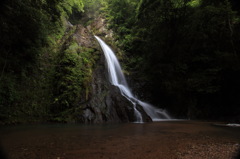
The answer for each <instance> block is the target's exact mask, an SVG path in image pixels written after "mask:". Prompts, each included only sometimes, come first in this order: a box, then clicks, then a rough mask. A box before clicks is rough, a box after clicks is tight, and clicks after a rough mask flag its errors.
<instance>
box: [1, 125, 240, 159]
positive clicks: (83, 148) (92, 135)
mask: <svg viewBox="0 0 240 159" xmlns="http://www.w3.org/2000/svg"><path fill="white" fill-rule="evenodd" d="M212 124H213V123H211V122H199V121H164V122H154V123H145V124H134V123H127V124H103V125H79V124H47V125H18V126H5V127H1V128H0V136H1V137H0V139H1V140H0V143H1V151H2V154H3V155H2V156H4V155H5V157H6V158H8V159H89V158H90V159H97V158H106V159H107V158H113V159H115V158H116V159H118V158H119V159H120V158H121V159H123V158H124V159H130V158H133V159H134V158H139V159H141V158H148V159H151V158H158V159H161V158H165V159H168V158H169V159H171V158H172V159H174V158H189V156H190V158H191V157H194V158H198V157H199V156H200V158H201V157H202V158H205V157H204V156H206V155H207V156H210V157H211V156H212V157H213V158H214V157H215V158H221V156H222V157H225V158H226V157H229V158H232V157H233V156H236V153H237V152H236V151H237V149H238V147H239V143H240V128H233V127H221V126H214V125H212ZM208 151H209V152H208ZM0 158H1V156H0Z"/></svg>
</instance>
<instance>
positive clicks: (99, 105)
mask: <svg viewBox="0 0 240 159" xmlns="http://www.w3.org/2000/svg"><path fill="white" fill-rule="evenodd" d="M105 27H106V24H105V22H104V20H103V19H101V18H99V19H98V20H97V21H96V22H95V23H93V24H92V25H91V26H88V28H85V27H83V26H82V25H77V26H76V31H75V33H74V39H75V40H76V41H77V42H78V44H79V45H80V46H82V47H87V48H94V49H95V50H98V52H101V53H100V58H99V60H98V61H97V63H96V64H95V68H94V69H93V73H92V82H91V89H92V90H91V96H90V99H89V101H87V102H85V103H81V104H80V106H79V108H80V109H77V110H78V113H77V115H76V116H75V117H74V118H75V121H77V122H80V123H105V122H107V123H112V122H134V121H136V119H135V115H134V109H133V104H132V103H131V102H130V101H129V100H128V99H126V98H125V97H124V96H122V95H121V93H120V90H119V89H118V88H117V87H115V86H113V85H111V84H110V82H109V79H108V71H107V68H106V67H107V66H106V65H105V58H104V54H103V53H102V50H101V48H100V46H99V45H98V43H97V41H96V40H95V38H94V37H93V35H92V34H91V32H90V31H89V30H90V29H93V28H95V30H98V31H99V32H101V33H102V34H100V35H102V36H105V37H106V36H112V35H110V34H109V32H108V31H107V30H106V28H105ZM137 109H138V110H139V112H141V114H142V115H143V120H144V121H151V118H150V117H149V116H148V115H147V114H146V113H145V111H144V110H143V109H142V107H141V106H137Z"/></svg>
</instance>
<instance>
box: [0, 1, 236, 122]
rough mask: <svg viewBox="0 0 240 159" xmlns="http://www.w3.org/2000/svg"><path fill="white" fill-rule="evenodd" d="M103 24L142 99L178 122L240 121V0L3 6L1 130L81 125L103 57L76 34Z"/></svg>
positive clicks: (0, 16) (17, 3) (0, 34)
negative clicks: (98, 22)
mask: <svg viewBox="0 0 240 159" xmlns="http://www.w3.org/2000/svg"><path fill="white" fill-rule="evenodd" d="M99 17H101V18H102V19H104V20H105V21H106V27H107V30H108V31H112V32H113V36H108V37H107V35H108V32H106V31H105V32H104V31H101V30H97V29H96V28H94V27H92V30H88V32H89V34H91V36H93V34H96V35H98V36H100V37H103V38H104V39H106V41H107V42H109V43H110V44H111V46H112V48H113V49H114V50H117V52H118V53H117V55H118V58H119V59H120V62H121V64H122V65H123V70H124V73H125V74H126V76H127V79H128V81H129V83H130V85H131V87H132V88H133V92H135V94H136V95H137V96H138V97H139V98H141V99H144V100H146V101H148V102H150V103H152V104H153V105H154V106H156V107H159V108H164V109H166V110H167V111H168V112H169V113H170V114H171V115H172V116H173V117H175V118H184V119H201V120H219V121H234V122H240V92H239V90H240V82H239V81H240V76H239V74H240V61H239V60H240V57H239V56H240V45H239V44H240V2H239V1H238V0H24V1H22V0H18V1H13V0H2V1H1V2H0V37H1V38H0V124H16V123H34V122H46V121H51V122H74V121H76V122H81V120H78V119H77V118H78V116H79V115H81V113H82V110H83V109H85V107H84V106H83V105H84V104H86V103H88V102H89V101H90V100H91V99H92V98H93V96H94V91H93V90H92V81H93V76H94V70H95V68H97V67H98V61H99V60H100V57H101V53H100V51H99V49H97V46H96V42H93V43H92V44H89V46H88V45H83V44H79V43H78V42H77V40H76V39H77V35H76V32H77V29H79V27H80V26H81V27H84V28H91V27H89V26H91V25H93V24H94V23H96V19H98V18H99ZM81 35H82V34H81V33H80V36H81ZM89 36H90V35H89ZM93 41H94V40H93ZM103 94H104V93H103Z"/></svg>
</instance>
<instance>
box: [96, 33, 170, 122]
mask: <svg viewBox="0 0 240 159" xmlns="http://www.w3.org/2000/svg"><path fill="white" fill-rule="evenodd" d="M95 38H96V39H97V41H98V42H99V44H100V46H101V48H102V50H103V52H104V55H105V58H106V61H107V65H108V74H109V80H110V82H111V84H112V85H114V86H116V87H118V88H119V89H120V91H121V94H122V95H123V96H124V97H126V98H127V99H128V100H129V101H131V102H132V104H133V108H134V114H135V117H136V119H137V121H136V122H139V123H142V122H143V119H142V114H141V113H140V112H139V111H138V110H137V104H139V105H141V106H142V107H143V109H144V110H145V112H146V113H147V114H148V115H149V116H150V117H151V118H152V120H153V121H159V120H163V119H170V116H169V115H168V114H167V113H166V112H165V111H164V110H162V109H157V108H155V107H153V106H152V105H150V104H148V103H145V102H143V101H141V100H139V99H137V98H136V97H134V96H133V94H132V92H131V91H130V89H129V87H128V83H127V81H126V78H125V76H124V74H123V72H122V69H121V66H120V64H119V62H118V59H117V57H116V56H115V54H114V52H113V51H112V50H111V48H110V47H109V46H108V45H107V44H106V43H105V42H104V41H102V40H101V39H100V38H99V37H97V36H95Z"/></svg>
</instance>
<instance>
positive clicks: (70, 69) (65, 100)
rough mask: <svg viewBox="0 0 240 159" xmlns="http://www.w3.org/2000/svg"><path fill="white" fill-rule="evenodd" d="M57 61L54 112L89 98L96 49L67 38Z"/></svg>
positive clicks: (74, 105) (69, 107) (77, 104)
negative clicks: (82, 45) (84, 46)
mask: <svg viewBox="0 0 240 159" xmlns="http://www.w3.org/2000/svg"><path fill="white" fill-rule="evenodd" d="M67 41H70V43H69V42H67V43H66V44H65V45H64V47H63V48H64V50H62V51H61V53H60V54H59V57H58V60H57V63H56V66H57V67H56V74H55V80H54V87H55V89H54V98H55V100H54V106H53V107H52V111H53V112H55V113H56V112H62V111H65V110H67V109H71V108H73V107H77V106H79V104H80V103H83V102H86V101H87V100H89V97H90V92H91V86H90V83H91V80H92V69H93V66H94V63H95V60H96V58H97V57H96V56H93V53H94V52H95V50H93V49H90V48H83V47H80V46H79V45H78V44H77V43H76V42H74V40H73V39H71V40H67Z"/></svg>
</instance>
